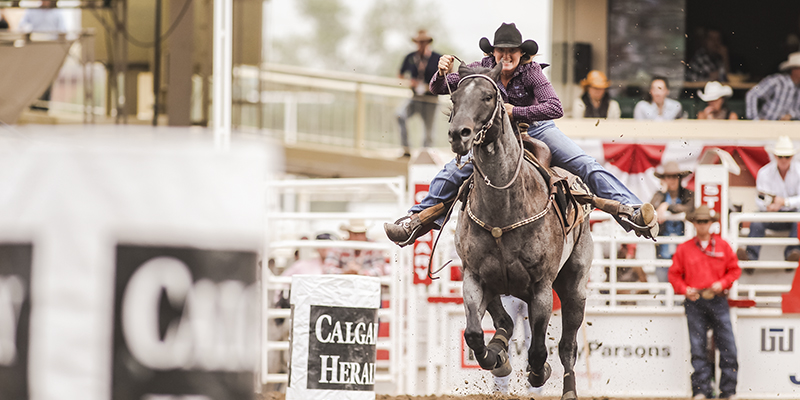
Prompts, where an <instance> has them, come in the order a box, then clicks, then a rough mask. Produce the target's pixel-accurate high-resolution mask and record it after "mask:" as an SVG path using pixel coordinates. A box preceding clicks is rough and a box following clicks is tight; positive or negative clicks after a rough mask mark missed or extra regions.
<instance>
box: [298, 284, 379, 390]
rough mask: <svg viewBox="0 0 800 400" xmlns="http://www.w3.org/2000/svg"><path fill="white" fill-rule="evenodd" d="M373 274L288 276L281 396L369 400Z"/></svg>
mask: <svg viewBox="0 0 800 400" xmlns="http://www.w3.org/2000/svg"><path fill="white" fill-rule="evenodd" d="M380 294H381V284H380V280H379V279H378V278H374V277H366V276H356V275H294V276H292V292H291V296H290V297H291V299H290V300H291V304H292V333H291V342H292V353H291V361H290V366H289V370H290V371H289V387H288V388H287V389H286V399H287V400H293V399H294V400H324V399H346V400H367V399H370V400H374V399H375V392H374V386H375V361H376V353H377V346H376V345H377V340H378V307H379V306H380V300H381V299H380Z"/></svg>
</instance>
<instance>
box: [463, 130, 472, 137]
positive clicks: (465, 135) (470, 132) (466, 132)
mask: <svg viewBox="0 0 800 400" xmlns="http://www.w3.org/2000/svg"><path fill="white" fill-rule="evenodd" d="M471 134H472V129H470V128H464V129H461V136H462V137H469V135H471Z"/></svg>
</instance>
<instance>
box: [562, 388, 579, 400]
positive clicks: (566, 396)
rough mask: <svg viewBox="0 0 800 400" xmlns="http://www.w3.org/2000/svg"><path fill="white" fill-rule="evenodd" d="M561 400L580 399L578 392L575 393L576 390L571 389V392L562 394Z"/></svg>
mask: <svg viewBox="0 0 800 400" xmlns="http://www.w3.org/2000/svg"><path fill="white" fill-rule="evenodd" d="M561 400H578V394H577V393H575V391H574V390H570V391H569V392H567V393H564V394H563V395H561Z"/></svg>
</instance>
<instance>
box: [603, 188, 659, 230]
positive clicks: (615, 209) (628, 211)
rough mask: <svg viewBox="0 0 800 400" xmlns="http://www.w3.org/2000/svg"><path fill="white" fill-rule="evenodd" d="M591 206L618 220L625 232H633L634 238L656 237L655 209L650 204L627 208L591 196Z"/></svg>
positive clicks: (624, 205)
mask: <svg viewBox="0 0 800 400" xmlns="http://www.w3.org/2000/svg"><path fill="white" fill-rule="evenodd" d="M591 200H592V205H593V206H594V207H596V208H599V209H600V210H602V211H605V212H607V213H609V214H611V215H613V216H615V217H618V218H619V221H620V225H622V227H623V228H626V230H633V232H634V233H636V236H639V237H644V238H646V239H653V240H655V237H656V236H658V219H657V218H656V209H655V208H654V207H653V205H652V204H650V203H644V204H642V205H641V206H638V207H636V206H629V205H627V204H622V203H620V202H618V201H616V200H609V199H603V198H600V197H597V196H592V198H591Z"/></svg>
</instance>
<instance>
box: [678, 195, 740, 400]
mask: <svg viewBox="0 0 800 400" xmlns="http://www.w3.org/2000/svg"><path fill="white" fill-rule="evenodd" d="M687 219H688V220H689V221H691V222H692V224H693V225H694V228H695V231H696V232H697V236H696V237H694V238H693V239H690V240H688V241H686V242H684V243H682V244H681V245H679V246H678V249H677V250H676V251H675V255H674V256H673V257H672V267H670V269H669V282H670V283H671V284H672V287H673V288H674V289H675V293H677V294H683V295H685V296H686V300H685V301H684V302H683V306H684V309H685V311H686V322H687V325H688V327H689V343H690V346H691V354H692V367H693V368H694V372H693V373H692V377H691V379H692V395H693V396H694V398H695V399H702V398H706V399H710V398H713V397H714V396H713V394H712V388H711V380H712V379H714V360H713V358H710V357H709V354H708V351H707V347H706V341H707V332H708V329H709V328H710V329H712V330H713V331H714V343H715V345H716V347H717V349H718V350H719V368H720V372H721V378H720V380H719V391H720V393H719V398H720V399H726V398H731V397H732V396H733V395H735V394H736V381H737V371H738V369H739V363H738V361H737V356H736V341H735V338H734V336H733V327H732V326H731V316H730V307H729V306H728V299H727V293H726V292H727V290H728V289H729V288H730V287H731V285H733V282H734V281H736V279H738V278H739V276H740V275H741V274H742V270H741V269H740V268H739V263H738V261H737V260H736V255H734V254H733V250H732V249H731V246H730V245H729V244H728V243H727V242H726V241H725V240H724V239H722V237H720V236H719V235H717V234H713V235H712V234H711V233H710V232H709V228H710V226H711V222H713V221H715V220H717V219H719V216H718V215H714V214H713V212H712V211H711V210H710V209H709V208H708V206H706V205H702V206H700V207H698V208H697V209H696V210H695V211H694V212H693V213H692V214H691V215H690V216H689V218H687Z"/></svg>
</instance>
